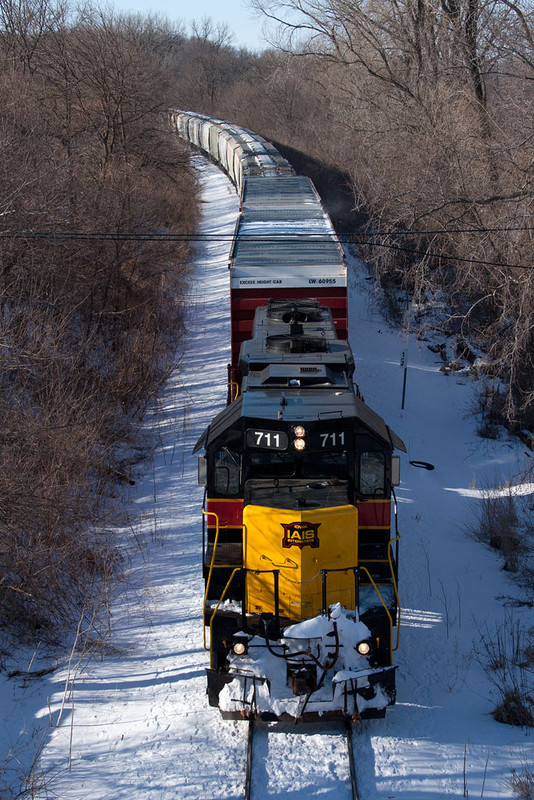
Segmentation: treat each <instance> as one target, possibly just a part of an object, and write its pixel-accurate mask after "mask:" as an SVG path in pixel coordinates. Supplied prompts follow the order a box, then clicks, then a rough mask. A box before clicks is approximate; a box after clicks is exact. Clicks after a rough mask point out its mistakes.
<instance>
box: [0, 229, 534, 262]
mask: <svg viewBox="0 0 534 800" xmlns="http://www.w3.org/2000/svg"><path fill="white" fill-rule="evenodd" d="M529 230H531V229H530V228H525V227H517V228H481V229H473V228H465V229H464V228H457V229H452V230H446V229H443V230H436V231H386V232H383V231H373V232H370V233H367V232H363V233H361V232H358V233H340V234H337V239H338V240H339V242H340V243H341V244H364V243H365V244H366V245H367V246H370V247H382V248H385V249H389V250H397V251H399V252H403V253H409V254H410V255H420V256H424V257H425V258H434V259H439V260H442V261H455V262H459V263H466V264H478V265H481V266H487V267H502V268H504V269H522V270H530V269H534V264H531V265H526V264H509V263H507V262H502V261H486V260H483V259H476V258H464V257H461V256H449V255H445V254H443V253H432V252H431V251H428V250H418V249H414V248H410V247H406V246H402V245H396V244H393V243H391V242H389V243H388V242H370V241H369V238H371V237H381V236H383V237H386V236H406V235H420V236H422V235H426V236H430V235H437V234H440V233H491V232H499V233H509V232H512V231H529ZM0 238H4V239H43V240H59V241H69V240H70V241H73V240H75V241H112V242H117V241H137V242H171V243H172V242H187V243H195V242H203V241H205V242H220V243H228V242H231V241H233V239H234V238H235V236H234V233H228V234H221V233H214V234H209V233H191V234H186V233H146V234H145V233H121V232H114V233H110V232H95V231H92V232H84V231H24V232H3V233H0ZM239 239H241V240H245V241H247V243H254V244H262V245H269V244H278V243H280V242H281V241H283V242H284V243H285V244H292V243H294V244H295V245H302V244H303V243H304V242H310V241H311V242H314V243H315V244H322V243H324V244H331V243H332V242H333V241H335V240H334V239H333V237H332V236H331V235H329V234H325V233H313V232H312V233H279V234H276V233H274V234H273V233H269V234H267V235H266V236H259V235H258V234H246V233H242V234H240V236H239Z"/></svg>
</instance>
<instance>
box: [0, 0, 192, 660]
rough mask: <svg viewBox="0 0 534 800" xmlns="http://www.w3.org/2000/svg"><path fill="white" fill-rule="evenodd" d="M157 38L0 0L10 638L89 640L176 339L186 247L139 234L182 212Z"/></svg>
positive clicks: (2, 468)
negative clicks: (79, 631) (150, 409)
mask: <svg viewBox="0 0 534 800" xmlns="http://www.w3.org/2000/svg"><path fill="white" fill-rule="evenodd" d="M168 33H169V32H168V29H167V28H166V26H158V24H156V23H154V22H153V21H150V20H142V19H140V18H121V17H118V16H115V15H114V14H113V13H111V12H109V13H108V12H106V13H104V12H101V11H99V10H98V9H90V8H87V7H86V8H85V9H84V10H83V11H76V12H74V11H73V10H72V9H68V8H67V7H66V5H65V4H63V3H61V2H57V1H56V0H0V108H1V114H0V149H1V152H2V159H1V162H0V629H1V628H3V629H4V630H7V629H9V630H10V631H11V633H15V634H17V635H18V636H21V637H26V636H28V637H34V636H35V637H37V638H38V639H40V640H42V641H45V642H60V641H61V640H62V637H63V635H64V633H65V632H67V631H69V630H72V627H73V626H74V628H75V627H76V625H77V624H79V623H80V622H81V623H82V627H83V628H84V629H85V630H87V629H89V628H90V627H91V626H92V627H93V630H94V631H95V635H96V636H98V635H99V633H98V631H99V630H100V634H102V630H103V628H104V627H105V622H106V619H107V617H106V613H107V600H108V599H109V597H110V596H111V594H112V588H111V587H112V585H113V579H114V577H115V576H116V575H117V574H118V573H120V569H121V553H120V549H119V548H118V546H117V543H116V542H115V540H114V537H113V532H112V531H113V525H114V524H116V523H117V521H118V514H119V513H121V504H120V503H118V502H117V501H116V500H115V498H116V496H117V494H118V487H119V486H120V485H121V482H122V483H123V482H124V481H126V483H127V482H128V481H129V480H131V477H130V470H131V465H132V462H135V460H136V459H139V458H141V457H142V456H143V454H144V452H145V446H146V444H147V443H146V442H145V441H144V440H143V436H142V435H141V434H140V433H139V427H140V426H139V421H140V419H141V417H142V414H143V412H144V411H145V409H146V406H147V403H148V402H149V401H150V400H151V399H152V398H153V396H154V393H155V392H156V391H157V389H158V387H159V386H160V384H161V382H162V380H163V379H164V378H165V377H166V375H167V374H168V372H169V369H170V368H171V366H172V364H173V362H174V360H175V354H176V349H177V347H178V345H179V343H180V339H181V336H182V334H183V323H182V306H181V304H180V297H181V296H182V295H183V292H184V289H185V285H186V279H187V262H188V257H189V252H188V247H187V246H186V245H185V244H181V243H179V242H173V243H172V244H170V243H168V242H161V241H160V242H158V241H154V240H152V239H150V237H153V236H157V235H158V234H161V233H168V232H173V231H177V232H180V233H188V232H192V231H193V230H194V229H195V225H196V222H197V205H196V199H195V198H196V186H195V182H194V176H193V175H192V172H191V170H190V167H189V161H188V154H187V153H186V152H185V151H184V150H183V149H182V148H181V146H180V144H179V143H178V142H177V140H176V137H175V136H172V135H171V134H170V132H169V130H168V127H167V124H166V115H165V113H164V112H165V110H166V109H167V108H168V102H169V98H168V86H169V74H168V70H167V66H166V58H167V55H168V48H167V46H166V42H167V39H168ZM139 237H141V238H139ZM0 644H1V643H0ZM0 655H1V647H0Z"/></svg>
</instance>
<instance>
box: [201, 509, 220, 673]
mask: <svg viewBox="0 0 534 800" xmlns="http://www.w3.org/2000/svg"><path fill="white" fill-rule="evenodd" d="M202 514H203V515H204V517H203V518H204V519H206V517H208V516H209V515H211V516H212V517H215V539H214V541H213V551H212V554H211V563H210V568H209V572H208V579H207V581H206V590H205V592H204V602H203V604H202V630H203V634H204V650H206V651H207V650H208V647H207V646H206V602H207V599H208V591H209V588H210V583H211V575H212V573H213V567H214V564H215V553H216V551H217V543H218V541H219V530H220V529H219V516H218V514H216V513H215V511H206V510H205V509H204V508H203V509H202ZM219 604H220V601H219ZM218 607H219V606H217V608H218ZM212 619H213V616H212ZM209 650H210V663H211V622H210V646H209Z"/></svg>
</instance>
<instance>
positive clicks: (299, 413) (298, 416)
mask: <svg viewBox="0 0 534 800" xmlns="http://www.w3.org/2000/svg"><path fill="white" fill-rule="evenodd" d="M310 394H312V396H310ZM335 400H336V403H335V405H333V404H332V398H329V399H328V398H327V397H326V393H324V392H320V393H319V392H318V393H310V392H307V391H294V392H291V391H288V392H284V393H280V392H275V391H258V390H256V391H253V392H246V393H245V394H242V395H240V396H239V397H238V398H237V399H236V400H234V402H233V403H231V404H230V405H229V406H227V407H226V408H225V409H224V410H223V411H221V412H220V413H219V414H217V416H216V417H214V419H213V420H212V422H211V424H210V425H209V426H208V427H207V428H206V430H205V431H204V432H203V433H202V435H201V436H200V438H199V440H198V441H197V443H196V445H195V447H194V450H193V453H196V452H198V451H199V450H201V449H202V448H203V447H204V448H206V447H207V446H208V445H209V444H210V443H211V442H213V441H214V440H215V439H217V438H218V437H219V436H221V434H223V433H224V432H225V431H226V430H228V428H230V427H231V426H232V425H234V424H235V423H236V422H237V421H238V420H239V419H240V418H241V417H250V418H254V419H265V420H279V419H284V420H286V421H290V422H305V421H306V420H308V421H309V420H321V419H323V420H330V421H332V420H335V419H358V420H360V422H362V423H363V424H364V425H365V427H367V428H368V429H369V430H370V431H372V432H373V433H375V434H377V435H378V436H379V437H380V438H381V439H382V440H383V441H386V442H389V443H390V444H391V446H392V447H393V448H394V449H397V450H402V451H403V452H404V453H405V452H406V445H405V444H404V442H403V441H402V439H401V438H400V436H398V435H397V434H396V433H395V431H393V430H391V428H390V427H389V426H388V425H386V423H385V422H384V420H383V419H382V417H381V416H380V415H379V414H377V413H376V411H373V409H372V408H370V407H369V406H368V405H367V404H366V403H365V402H364V401H363V400H362V399H361V398H360V397H357V396H356V395H354V394H352V392H343V393H340V395H339V396H337V397H336V398H335ZM325 401H326V404H325V405H324V406H323V402H325Z"/></svg>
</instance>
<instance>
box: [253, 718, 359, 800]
mask: <svg viewBox="0 0 534 800" xmlns="http://www.w3.org/2000/svg"><path fill="white" fill-rule="evenodd" d="M345 734H346V741H347V756H348V759H349V774H350V791H351V799H352V800H359V795H358V783H357V780H356V763H355V760H354V747H353V740H352V720H351V719H349V718H347V719H345ZM253 743H254V718H253V717H250V718H249V721H248V736H247V762H246V772H245V795H244V797H245V800H252V761H253V759H252V753H253V747H254V744H253Z"/></svg>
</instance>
